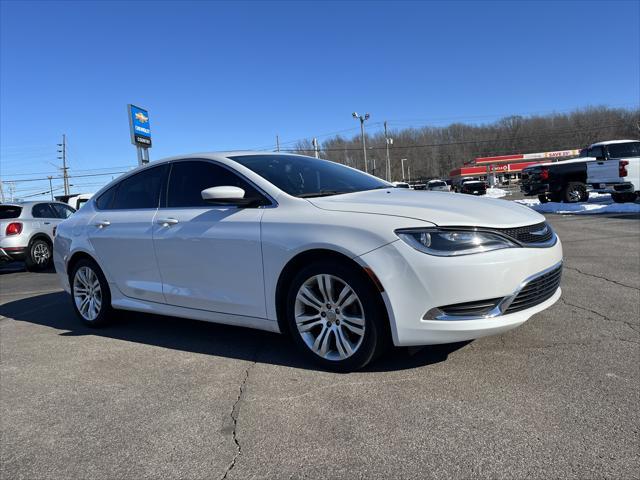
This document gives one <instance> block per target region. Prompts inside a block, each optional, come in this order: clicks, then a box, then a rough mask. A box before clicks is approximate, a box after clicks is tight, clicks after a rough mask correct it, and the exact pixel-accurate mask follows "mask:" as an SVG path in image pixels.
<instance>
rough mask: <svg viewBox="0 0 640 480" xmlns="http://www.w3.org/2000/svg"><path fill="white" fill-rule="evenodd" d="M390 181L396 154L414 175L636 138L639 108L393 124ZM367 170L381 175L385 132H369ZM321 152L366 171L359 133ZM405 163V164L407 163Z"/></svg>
mask: <svg viewBox="0 0 640 480" xmlns="http://www.w3.org/2000/svg"><path fill="white" fill-rule="evenodd" d="M389 136H390V137H391V138H393V145H391V146H390V159H391V176H392V180H400V179H401V178H402V173H401V166H400V159H401V158H406V159H408V164H409V165H410V166H411V177H412V179H418V178H423V179H425V178H432V177H444V176H447V175H448V174H449V172H450V171H451V170H452V169H453V168H457V167H460V166H462V165H463V164H464V163H467V162H470V161H471V160H473V159H474V158H476V157H485V156H494V155H509V154H515V153H533V152H545V151H553V150H565V149H575V148H582V147H584V146H586V145H589V144H591V143H594V142H597V141H602V140H613V139H623V138H631V139H636V138H638V137H640V109H635V110H629V109H621V108H608V107H589V108H585V109H581V110H576V111H573V112H571V113H558V114H550V115H544V116H528V117H522V116H511V117H505V118H502V119H501V120H498V121H496V122H493V123H487V124H476V125H468V124H463V123H454V124H451V125H449V126H446V127H429V126H425V127H421V128H407V129H391V130H389ZM366 143H367V162H368V165H369V172H370V173H374V172H372V170H373V164H374V162H375V167H376V171H375V174H376V175H377V176H379V177H382V178H385V168H386V150H385V145H386V142H385V137H384V133H383V132H380V133H374V134H371V135H370V134H367V136H366ZM319 148H320V157H321V158H326V159H329V160H333V161H335V162H339V163H343V164H346V165H349V166H352V167H356V168H359V169H362V170H364V158H363V153H362V143H361V141H360V135H357V136H353V137H352V138H345V137H342V136H340V135H337V136H335V137H332V138H329V139H328V140H324V141H322V142H321V143H320V146H319ZM293 150H294V151H295V152H297V153H303V154H305V155H313V153H314V150H313V145H312V143H311V140H310V139H309V140H304V141H300V142H298V143H297V144H296V145H295V147H294V149H293ZM405 166H406V164H405Z"/></svg>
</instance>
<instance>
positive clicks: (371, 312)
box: [54, 152, 562, 370]
mask: <svg viewBox="0 0 640 480" xmlns="http://www.w3.org/2000/svg"><path fill="white" fill-rule="evenodd" d="M54 262H55V266H56V270H57V272H58V274H59V276H60V280H61V282H62V284H63V286H64V289H65V290H66V291H67V292H69V293H70V294H71V297H72V300H73V306H74V309H75V310H76V313H77V314H78V316H79V317H80V319H81V320H82V321H84V322H85V323H86V324H88V325H92V326H99V325H103V324H105V323H106V322H108V320H109V319H111V318H112V317H113V315H114V312H113V309H123V310H135V311H141V312H155V313H159V314H164V315H173V316H178V317H186V318H192V319H199V320H206V321H211V322H219V323H226V324H230V325H239V326H245V327H253V328H258V329H263V330H268V331H272V332H282V333H287V334H290V335H291V337H292V339H293V341H294V342H295V343H296V345H298V346H299V347H300V349H301V350H302V351H304V352H306V354H308V355H309V356H310V357H311V358H313V359H315V360H316V361H318V362H320V363H321V364H322V365H324V366H325V367H327V368H333V369H337V370H353V369H357V368H360V367H362V366H364V365H365V364H367V363H368V362H369V361H370V360H371V359H373V358H374V357H375V356H376V355H377V354H378V353H380V352H381V351H382V349H383V347H384V346H385V345H387V344H389V343H393V344H394V345H427V344H438V343H448V342H458V341H463V340H470V339H474V338H478V337H482V336H484V335H491V334H499V333H502V332H504V331H507V330H509V329H512V328H515V327H517V326H518V325H521V324H522V323H523V322H525V321H526V320H527V319H528V318H530V317H531V316H532V315H534V314H535V313H538V312H540V311H542V310H544V309H546V308H548V307H550V306H551V305H552V304H553V303H554V302H556V301H557V300H558V298H559V297H560V293H561V292H560V287H559V283H560V276H561V271H562V247H561V244H560V241H559V239H558V238H557V236H556V235H555V233H554V232H553V230H552V229H551V227H550V226H549V225H548V224H547V223H546V222H545V219H544V217H542V216H541V215H540V214H538V213H536V212H534V211H533V210H531V209H529V208H527V207H524V206H522V205H518V204H516V203H512V202H507V201H503V200H494V199H482V200H480V199H477V198H474V197H471V196H467V195H450V194H447V193H440V192H433V193H432V194H430V195H427V196H425V195H424V193H422V192H416V191H413V190H407V189H400V188H393V187H392V185H391V184H389V183H387V182H384V181H382V180H380V179H378V178H376V177H373V176H371V175H367V174H365V173H363V172H361V171H358V170H355V169H352V168H349V167H345V166H343V165H340V164H337V163H334V162H330V161H326V160H319V159H315V158H310V157H304V156H299V155H285V154H278V153H256V152H246V153H238V152H233V153H218V154H199V155H186V156H182V157H174V158H170V159H167V160H163V161H156V162H153V163H151V164H149V165H147V166H144V167H141V168H139V169H137V170H135V171H133V172H130V173H128V174H126V175H125V176H123V177H121V178H119V179H117V180H116V181H114V182H112V183H111V184H109V185H108V186H107V187H105V188H104V189H102V190H101V191H100V192H98V193H97V194H96V195H95V196H94V197H93V198H92V199H91V200H89V202H88V203H87V204H86V205H85V206H84V207H83V208H82V209H81V210H79V211H78V212H77V213H76V214H75V215H73V216H72V217H71V218H69V219H68V220H67V221H65V222H63V223H62V224H61V225H60V226H59V227H58V234H57V235H56V238H55V245H54Z"/></svg>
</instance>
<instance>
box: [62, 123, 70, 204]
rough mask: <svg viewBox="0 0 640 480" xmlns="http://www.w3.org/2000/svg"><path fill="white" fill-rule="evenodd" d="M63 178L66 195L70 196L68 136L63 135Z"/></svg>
mask: <svg viewBox="0 0 640 480" xmlns="http://www.w3.org/2000/svg"><path fill="white" fill-rule="evenodd" d="M62 177H63V179H64V194H65V195H69V173H68V172H67V135H66V134H64V133H63V134H62Z"/></svg>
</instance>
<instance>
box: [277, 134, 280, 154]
mask: <svg viewBox="0 0 640 480" xmlns="http://www.w3.org/2000/svg"><path fill="white" fill-rule="evenodd" d="M279 151H280V137H279V136H278V135H276V152H279Z"/></svg>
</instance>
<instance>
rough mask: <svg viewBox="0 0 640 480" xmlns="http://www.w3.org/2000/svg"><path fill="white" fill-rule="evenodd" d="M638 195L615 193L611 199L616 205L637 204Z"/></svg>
mask: <svg viewBox="0 0 640 480" xmlns="http://www.w3.org/2000/svg"><path fill="white" fill-rule="evenodd" d="M636 197H637V195H636V194H635V193H634V192H614V193H612V194H611V199H612V200H613V201H614V202H616V203H627V202H635V201H636Z"/></svg>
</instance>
